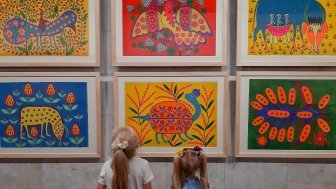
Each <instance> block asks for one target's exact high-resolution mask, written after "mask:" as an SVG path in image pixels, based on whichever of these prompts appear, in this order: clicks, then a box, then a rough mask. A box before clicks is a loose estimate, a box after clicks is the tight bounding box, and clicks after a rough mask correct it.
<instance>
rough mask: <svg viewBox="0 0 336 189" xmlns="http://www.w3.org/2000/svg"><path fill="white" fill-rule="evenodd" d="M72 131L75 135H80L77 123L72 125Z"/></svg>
mask: <svg viewBox="0 0 336 189" xmlns="http://www.w3.org/2000/svg"><path fill="white" fill-rule="evenodd" d="M71 133H72V134H73V135H74V136H78V135H79V134H80V129H79V126H78V125H77V124H76V123H75V124H73V125H72V127H71Z"/></svg>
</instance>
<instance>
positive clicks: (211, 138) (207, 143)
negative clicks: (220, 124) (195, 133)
mask: <svg viewBox="0 0 336 189" xmlns="http://www.w3.org/2000/svg"><path fill="white" fill-rule="evenodd" d="M214 138H215V135H212V136H211V137H210V139H209V140H208V141H207V142H206V143H205V145H206V146H207V145H209V144H210V142H211V141H212V140H213V139H214Z"/></svg>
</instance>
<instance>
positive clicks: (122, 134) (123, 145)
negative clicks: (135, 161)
mask: <svg viewBox="0 0 336 189" xmlns="http://www.w3.org/2000/svg"><path fill="white" fill-rule="evenodd" d="M112 141H113V142H112V144H111V149H112V151H113V160H112V163H111V168H112V170H113V177H112V186H111V188H112V189H127V188H128V172H129V165H128V160H129V159H131V158H132V157H134V156H135V153H136V149H137V148H138V146H139V142H138V139H137V137H136V135H135V133H134V130H133V129H132V128H130V127H121V128H118V129H117V130H116V131H115V132H114V133H113V134H112Z"/></svg>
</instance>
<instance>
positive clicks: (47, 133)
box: [0, 78, 96, 154]
mask: <svg viewBox="0 0 336 189" xmlns="http://www.w3.org/2000/svg"><path fill="white" fill-rule="evenodd" d="M68 79H69V78H68ZM0 88H1V89H2V90H1V91H0V99H1V101H2V104H0V125H1V126H0V139H1V140H0V154H1V152H2V151H6V150H12V151H13V152H15V149H19V150H22V149H35V148H37V149H42V151H43V150H44V149H47V150H48V149H56V151H57V149H66V148H69V149H72V150H73V149H79V148H83V149H85V148H88V147H90V145H92V144H90V139H89V137H93V136H90V134H89V131H90V127H94V125H93V124H92V123H90V122H89V103H88V99H89V97H91V96H89V93H90V92H88V90H89V89H90V88H91V86H90V88H89V87H88V83H87V82H85V80H84V81H82V82H68V81H48V82H44V81H41V82H38V81H28V82H23V81H13V82H7V81H1V82H0ZM90 107H91V108H93V107H92V106H90ZM90 115H91V114H90ZM92 116H96V115H92ZM74 151H75V150H74Z"/></svg>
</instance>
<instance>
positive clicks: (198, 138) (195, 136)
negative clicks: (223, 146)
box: [192, 135, 203, 142]
mask: <svg viewBox="0 0 336 189" xmlns="http://www.w3.org/2000/svg"><path fill="white" fill-rule="evenodd" d="M192 136H193V137H194V138H196V139H197V140H199V141H201V142H203V140H202V139H201V138H200V137H198V136H197V135H192Z"/></svg>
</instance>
